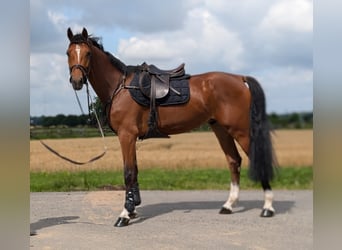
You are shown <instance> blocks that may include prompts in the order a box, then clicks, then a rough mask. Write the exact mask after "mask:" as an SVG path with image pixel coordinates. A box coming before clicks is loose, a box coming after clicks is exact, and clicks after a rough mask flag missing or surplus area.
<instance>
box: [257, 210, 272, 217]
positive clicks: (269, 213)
mask: <svg viewBox="0 0 342 250" xmlns="http://www.w3.org/2000/svg"><path fill="white" fill-rule="evenodd" d="M273 216H274V212H273V211H272V210H270V209H266V208H264V209H263V210H262V211H261V214H260V217H273Z"/></svg>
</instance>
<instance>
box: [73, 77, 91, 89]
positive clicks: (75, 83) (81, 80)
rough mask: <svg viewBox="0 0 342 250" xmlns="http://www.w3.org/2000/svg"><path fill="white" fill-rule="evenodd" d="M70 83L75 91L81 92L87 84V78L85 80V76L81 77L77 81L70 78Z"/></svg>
mask: <svg viewBox="0 0 342 250" xmlns="http://www.w3.org/2000/svg"><path fill="white" fill-rule="evenodd" d="M69 81H70V83H71V85H72V87H73V89H74V90H81V89H82V87H83V84H85V83H86V82H87V78H85V77H84V76H81V77H80V78H78V79H75V78H73V77H72V76H70V79H69Z"/></svg>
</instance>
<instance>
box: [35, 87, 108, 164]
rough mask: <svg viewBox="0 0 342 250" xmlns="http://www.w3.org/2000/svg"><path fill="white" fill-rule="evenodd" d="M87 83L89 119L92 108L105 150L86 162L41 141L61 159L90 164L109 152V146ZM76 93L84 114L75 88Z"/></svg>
mask: <svg viewBox="0 0 342 250" xmlns="http://www.w3.org/2000/svg"><path fill="white" fill-rule="evenodd" d="M86 85H87V100H88V111H89V119H90V109H91V108H92V109H93V111H94V112H93V113H94V114H95V118H96V121H97V125H98V127H99V130H100V133H101V136H102V140H103V152H102V153H101V154H99V155H97V156H95V157H93V158H91V159H90V160H88V161H84V162H80V161H76V160H72V159H70V158H68V157H66V156H64V155H61V154H60V153H58V152H57V151H56V150H54V149H53V148H51V147H50V146H49V145H47V144H46V143H45V142H43V141H42V140H40V143H41V144H42V145H43V146H44V147H45V148H46V149H48V150H49V151H50V152H52V153H53V154H55V155H57V156H58V157H60V158H61V159H63V160H66V161H68V162H71V163H73V164H76V165H85V164H88V163H91V162H93V161H96V160H98V159H100V158H101V157H103V156H104V155H105V154H106V152H107V146H106V144H105V140H104V133H103V129H102V126H101V123H100V119H99V117H98V115H97V112H96V109H95V106H94V102H93V101H91V96H90V94H89V87H88V83H86ZM75 95H76V99H77V103H78V105H79V106H80V109H81V112H82V114H83V115H84V111H83V108H82V105H81V102H80V99H79V98H78V95H77V92H76V90H75Z"/></svg>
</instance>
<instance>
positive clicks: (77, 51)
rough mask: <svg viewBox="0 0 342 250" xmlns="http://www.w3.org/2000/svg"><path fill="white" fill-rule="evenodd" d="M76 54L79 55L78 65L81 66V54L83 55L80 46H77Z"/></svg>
mask: <svg viewBox="0 0 342 250" xmlns="http://www.w3.org/2000/svg"><path fill="white" fill-rule="evenodd" d="M75 50H76V54H77V63H78V64H80V53H81V47H80V45H78V44H76V49H75Z"/></svg>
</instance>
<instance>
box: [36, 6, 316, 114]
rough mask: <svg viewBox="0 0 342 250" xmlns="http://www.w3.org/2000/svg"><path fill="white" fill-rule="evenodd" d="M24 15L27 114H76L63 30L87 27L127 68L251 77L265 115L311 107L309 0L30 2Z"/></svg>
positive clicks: (84, 99)
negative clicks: (144, 64) (28, 20)
mask: <svg viewBox="0 0 342 250" xmlns="http://www.w3.org/2000/svg"><path fill="white" fill-rule="evenodd" d="M30 12H31V13H30V18H31V24H30V25H31V30H30V48H31V56H30V115H31V116H40V115H56V114H61V113H63V114H80V112H81V111H80V109H79V107H78V105H77V101H76V99H75V94H74V91H73V90H72V87H71V85H70V84H69V82H68V79H69V72H68V65H67V57H66V55H65V52H66V49H67V47H68V39H67V36H66V31H67V28H68V27H71V28H72V30H73V31H74V33H75V32H80V31H81V30H82V28H83V27H86V28H87V30H88V32H89V33H90V34H93V35H95V36H99V37H101V38H102V43H103V45H104V48H105V50H107V51H109V52H111V53H112V54H114V55H115V56H117V57H118V58H120V59H121V60H122V61H123V62H124V63H126V64H129V65H137V64H141V63H142V62H144V61H146V62H147V63H153V64H155V65H158V66H159V67H161V68H165V69H167V68H174V67H176V66H178V65H179V64H180V63H182V62H184V63H185V64H186V71H187V73H190V74H197V73H202V72H207V71H225V72H231V73H238V74H244V75H252V76H254V77H256V78H257V79H258V80H259V81H260V82H261V84H262V86H263V88H264V90H265V93H266V98H267V112H268V113H270V112H277V113H288V112H300V111H312V110H313V62H312V45H313V42H312V39H313V6H312V1H308V0H262V1H260V0H243V1H235V0H173V1H155V0H144V1H136V0H132V1H127V0H116V1H106V0H97V1H75V0H68V1H64V0H61V1H50V0H31V2H30ZM79 95H80V98H81V99H82V102H83V106H84V109H85V108H86V97H85V90H84V89H83V90H82V91H81V92H80V94H79ZM93 95H94V94H93Z"/></svg>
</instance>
